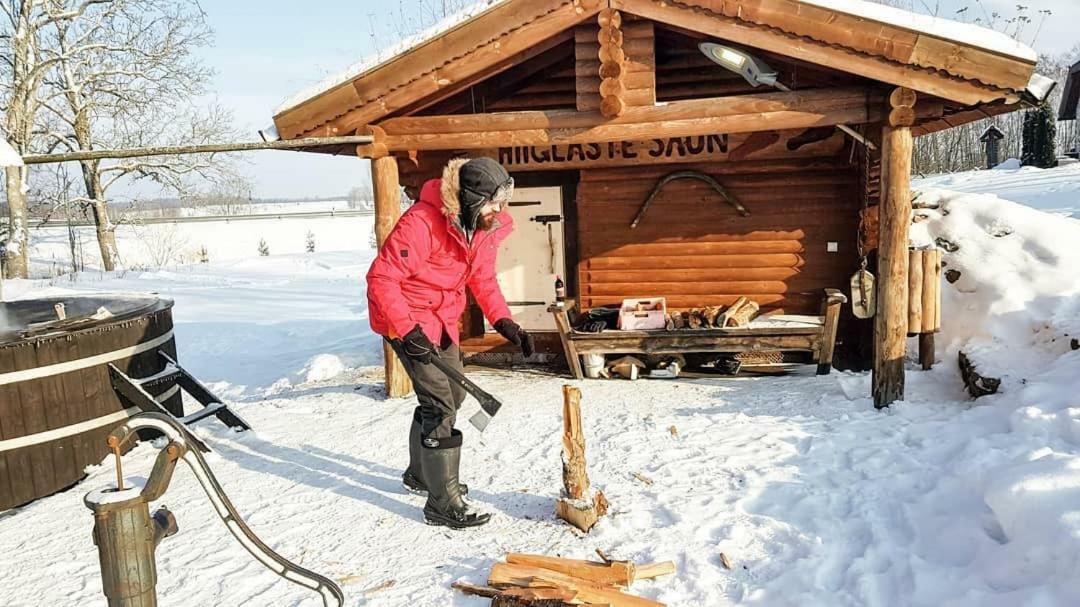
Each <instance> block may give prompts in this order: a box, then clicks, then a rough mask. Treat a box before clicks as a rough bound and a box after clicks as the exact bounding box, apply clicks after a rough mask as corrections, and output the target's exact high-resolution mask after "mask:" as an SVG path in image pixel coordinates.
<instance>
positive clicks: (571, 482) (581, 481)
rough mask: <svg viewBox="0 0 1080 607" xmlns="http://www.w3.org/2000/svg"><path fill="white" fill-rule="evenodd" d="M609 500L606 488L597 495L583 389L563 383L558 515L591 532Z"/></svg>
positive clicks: (556, 510)
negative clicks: (587, 446) (591, 477)
mask: <svg viewBox="0 0 1080 607" xmlns="http://www.w3.org/2000/svg"><path fill="white" fill-rule="evenodd" d="M607 510H608V502H607V498H606V497H604V493H603V492H602V491H597V492H595V494H593V492H592V491H590V488H589V473H588V470H587V465H586V463H585V433H584V432H583V431H582V429H581V390H578V389H577V388H574V387H571V386H563V496H562V498H560V499H559V501H558V502H556V504H555V514H556V515H557V516H558V517H559V518H561V519H562V520H564V521H566V522H568V523H570V524H571V525H573V526H575V527H577V528H578V529H581V530H582V531H584V532H586V533H588V531H589V530H590V529H592V527H593V525H595V524H596V521H597V520H599V519H600V517H601V516H604V515H605V514H607Z"/></svg>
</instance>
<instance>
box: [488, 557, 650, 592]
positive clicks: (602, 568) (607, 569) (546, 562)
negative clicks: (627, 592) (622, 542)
mask: <svg viewBox="0 0 1080 607" xmlns="http://www.w3.org/2000/svg"><path fill="white" fill-rule="evenodd" d="M506 562H508V563H511V564H514V565H529V566H532V567H541V568H543V569H549V570H551V571H557V572H559V573H564V574H566V575H570V576H573V577H576V578H579V579H582V580H587V581H589V582H592V583H594V584H599V585H602V586H618V587H620V588H627V587H629V586H630V585H631V584H633V583H634V580H635V579H637V577H636V567H635V566H634V564H633V563H631V562H629V561H611V562H610V563H595V562H592V561H581V560H576V559H564V558H558V557H554V556H541V555H535V554H516V553H510V554H508V555H506Z"/></svg>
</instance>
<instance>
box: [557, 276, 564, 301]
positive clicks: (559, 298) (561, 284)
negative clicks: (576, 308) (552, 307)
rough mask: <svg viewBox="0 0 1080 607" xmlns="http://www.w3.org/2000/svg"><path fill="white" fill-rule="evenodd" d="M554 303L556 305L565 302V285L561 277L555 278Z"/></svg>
mask: <svg viewBox="0 0 1080 607" xmlns="http://www.w3.org/2000/svg"><path fill="white" fill-rule="evenodd" d="M555 301H556V302H558V303H562V302H564V301H566V284H565V283H564V282H563V280H562V277H561V276H556V277H555Z"/></svg>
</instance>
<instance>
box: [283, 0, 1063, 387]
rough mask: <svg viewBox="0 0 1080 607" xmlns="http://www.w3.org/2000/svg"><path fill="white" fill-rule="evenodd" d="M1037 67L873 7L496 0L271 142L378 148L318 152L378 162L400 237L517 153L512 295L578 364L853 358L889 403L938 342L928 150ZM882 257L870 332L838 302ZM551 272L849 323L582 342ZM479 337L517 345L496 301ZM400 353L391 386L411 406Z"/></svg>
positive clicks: (951, 29)
mask: <svg viewBox="0 0 1080 607" xmlns="http://www.w3.org/2000/svg"><path fill="white" fill-rule="evenodd" d="M709 43H711V44H712V45H714V46H711V47H710V45H709ZM715 45H719V46H715ZM715 49H719V51H716V50H715ZM710 54H711V55H712V56H711V57H710V56H709V55H710ZM1036 59H1037V56H1036V54H1035V53H1034V51H1032V50H1031V49H1029V48H1027V47H1025V46H1023V45H1021V44H1019V43H1017V42H1015V41H1013V40H1012V39H1010V38H1008V37H1006V36H1004V35H1002V34H999V33H996V32H993V31H990V30H985V29H982V28H979V27H976V26H973V25H968V24H961V23H955V22H951V21H946V20H942V19H936V18H931V17H926V16H922V15H916V14H913V13H909V12H905V11H902V10H898V9H893V8H890V7H884V6H881V5H877V4H870V3H867V2H863V1H861V0H486V1H481V2H479V3H477V4H476V5H475V6H474V7H472V8H470V9H467V10H465V11H463V12H462V14H460V15H457V16H455V17H454V18H453V19H450V20H448V21H446V22H445V23H443V24H441V25H440V26H437V27H435V28H434V29H432V30H431V31H428V32H425V33H424V34H421V35H419V36H417V37H416V38H413V39H410V40H406V41H403V42H402V43H401V44H400V45H399V46H398V47H395V48H393V49H389V50H387V51H386V52H383V53H381V54H380V56H378V57H375V58H368V59H365V60H363V61H362V62H361V63H359V64H357V65H355V66H353V67H352V68H350V69H349V70H347V71H346V72H345V73H343V74H341V75H338V76H334V77H331V78H329V79H328V80H327V81H325V82H323V83H321V84H319V85H317V86H315V87H313V88H311V89H308V90H306V91H303V92H301V93H299V94H298V95H296V96H294V97H293V98H292V99H290V100H288V101H286V102H285V103H284V104H283V105H282V106H281V107H280V108H279V109H278V110H277V111H276V114H275V116H274V128H273V129H271V131H270V132H269V134H268V135H264V136H269V137H273V138H280V139H298V138H313V137H314V138H329V137H338V136H345V135H353V134H358V135H369V136H371V137H373V143H371V144H370V145H361V146H353V147H352V148H346V147H343V146H332V145H328V146H321V147H315V148H312V149H311V151H316V152H325V153H328V154H352V155H356V156H358V157H360V158H366V159H370V160H371V162H372V180H373V188H374V192H375V197H376V231H377V235H378V238H379V241H380V243H381V242H382V239H384V238H385V237H386V236H387V235H388V233H389V231H390V230H391V229H392V227H393V225H394V223H395V221H396V219H397V218H398V217H399V215H400V212H401V205H400V196H401V191H402V189H404V191H405V192H406V193H407V195H408V196H410V197H415V196H416V195H417V193H418V190H419V188H420V186H421V185H422V184H423V182H424V181H426V180H428V179H431V178H435V177H438V176H439V174H440V173H441V170H442V168H443V167H444V166H445V164H446V163H447V162H448V161H449V160H450V159H452V158H455V157H462V156H476V155H488V156H492V157H494V158H497V159H498V160H499V161H500V162H501V163H503V165H504V166H506V167H507V168H508V169H509V170H510V171H511V173H512V175H513V176H514V177H515V181H516V183H517V184H518V193H517V195H516V198H515V202H514V203H513V204H512V206H511V209H510V210H511V212H512V214H514V215H515V220H516V223H517V225H518V228H517V231H516V232H515V235H514V236H513V237H511V238H510V239H509V240H508V242H507V244H506V245H504V250H503V251H502V252H501V254H500V267H499V279H500V282H501V284H502V286H503V288H504V291H505V292H506V295H507V299H508V300H510V302H511V304H512V306H513V309H514V312H515V314H516V315H517V316H518V317H519V320H520V321H521V322H522V324H524V325H525V326H526V328H528V329H530V330H532V331H534V332H537V333H539V334H540V337H541V340H540V341H541V344H542V345H543V346H544V347H546V348H547V349H548V351H550V352H555V353H558V354H561V355H564V356H566V358H567V363H568V365H569V366H570V368H571V369H572V370H573V371H575V374H578V375H579V374H580V365H579V362H578V361H577V360H576V359H577V357H578V355H579V354H581V353H582V352H584V351H589V352H596V351H605V350H604V348H607V350H606V351H610V352H624V351H626V352H661V351H663V352H666V351H669V350H670V351H689V352H705V351H709V350H710V348H712V349H717V350H723V349H727V348H733V349H735V350H738V351H742V350H744V349H749V350H770V349H776V350H785V349H793V350H798V349H808V350H811V351H812V352H813V353H814V355H815V356H816V358H817V361H818V363H819V370H820V371H822V372H827V370H828V368H829V367H831V366H832V364H833V352H834V345H835V346H836V352H837V363H839V364H843V365H845V366H847V367H850V368H863V369H868V368H872V369H873V372H874V373H873V376H874V380H873V392H874V398H875V402H876V403H877V405H878V406H887V405H888V404H890V403H892V402H894V401H897V400H899V399H902V398H903V395H904V359H905V355H906V341H907V339H906V338H907V337H908V335H909V333H912V334H914V333H917V331H914V330H912V328H911V327H909V320H910V319H909V312H910V310H909V301H908V300H909V279H910V278H911V277H910V276H909V250H908V237H907V234H908V226H909V224H910V220H911V191H910V173H911V156H912V148H913V140H914V138H916V137H919V136H922V135H926V134H929V133H934V132H937V131H941V130H944V129H949V128H952V127H956V126H958V125H961V124H965V123H968V122H972V121H975V120H980V119H983V118H987V117H991V116H995V115H998V114H1002V113H1005V112H1011V111H1015V110H1017V109H1020V108H1023V107H1027V106H1030V105H1032V104H1037V103H1040V102H1042V101H1043V100H1044V99H1045V98H1046V97H1047V96H1048V95H1049V93H1050V89H1051V88H1052V82H1050V81H1048V80H1047V79H1046V78H1044V77H1042V76H1039V75H1038V74H1036V73H1035V63H1036ZM724 61H727V62H728V63H729V65H728V66H727V68H728V69H725V67H724V66H722V63H723V62H724ZM740 69H741V70H742V72H740ZM673 176H674V177H678V176H682V177H687V178H685V179H683V178H674V177H673ZM646 202H648V204H646ZM864 261H865V262H866V263H867V264H868V265H867V267H869V268H870V269H871V270H873V271H874V272H875V274H876V278H877V281H876V295H877V297H876V299H877V310H876V312H877V313H876V316H874V317H873V319H872V320H859V319H856V318H855V316H854V315H853V314H852V312H851V309H850V307H849V306H846V305H842V302H843V301H844V300H845V299H846V297H844V295H843V294H842V293H843V292H848V290H849V284H850V282H851V277H852V275H853V273H854V272H856V271H857V270H858V269H859V268H860V267H862V266H863V262H864ZM556 276H562V277H564V278H565V280H566V283H567V287H568V291H569V298H570V300H571V301H572V302H574V304H576V309H578V310H588V309H591V308H595V307H600V306H606V305H612V304H619V303H620V302H622V301H623V300H624V299H628V298H641V297H646V296H656V297H664V298H666V302H667V306H668V307H669V309H670V310H688V309H693V308H704V307H707V306H726V305H729V304H731V303H732V302H734V301H736V300H738V299H739V298H741V297H746V298H749V299H750V300H752V301H753V302H756V304H758V306H760V309H761V311H762V312H763V313H771V314H781V313H782V314H784V315H806V316H808V317H813V316H815V315H817V317H819V318H821V323H822V325H821V326H823V327H824V326H828V325H829V324H830V323H831V325H832V326H831V327H828V330H824V331H823V330H822V329H815V330H814V331H812V332H811V333H813V335H810V334H809V333H807V334H800V333H799V331H787V332H785V331H783V330H774V331H771V332H770V331H763V332H759V334H758V335H757V339H755V340H752V343H749V342H747V340H745V339H743V338H738V337H737V336H736V337H733V336H732V335H730V334H723V331H720V330H717V331H713V332H712V333H711V334H709V333H703V334H701V335H700V336H696V337H685V335H683V337H684V338H685V339H675V340H674V341H672V339H665V336H663V335H659V334H645V335H612V336H608V335H606V334H605V335H603V336H602V338H603V339H601V337H597V336H593V337H591V338H585V337H583V336H571V337H572V338H571V339H568V338H567V334H568V333H572V332H573V329H572V328H568V327H565V326H562V325H565V324H566V323H567V322H568V321H567V318H566V316H565V315H561V314H560V313H559V311H558V309H555V314H550V313H548V312H549V306H550V304H551V303H552V300H553V299H554V295H555V292H554V288H553V286H552V285H553V283H554V280H555V277H556ZM919 280H920V281H922V280H923V279H922V276H921V274H920V276H919ZM827 292H828V293H830V294H831V296H830V297H831V298H826V299H825V303H824V306H825V307H824V308H823V307H822V306H823V297H825V293H827ZM848 294H849V295H850V293H848ZM461 322H462V325H463V328H464V335H466V336H467V337H466V339H465V340H464V342H463V346H464V348H465V350H466V351H467V352H469V351H471V352H486V351H497V350H499V349H500V348H503V347H505V344H503V343H501V340H500V338H498V336H497V335H495V334H494V333H492V332H491V329H490V327H487V326H486V324H485V322H484V320H483V317H482V315H480V314H479V313H478V311H477V310H475V309H470V310H468V311H467V312H466V313H465V315H464V318H462V321H461ZM930 325H933V323H932V322H931V323H930ZM611 333H619V332H611ZM676 333H680V335H681V334H682V333H681V332H676ZM597 339H601V342H602V343H601V342H597V341H596V340H597ZM590 340H591V341H590ZM605 340H606V341H605ZM836 342H839V344H838V345H836ZM930 343H931V344H932V340H931V342H930ZM578 346H580V348H578ZM588 348H592V349H591V350H590V349H588ZM386 354H387V361H386V368H387V386H388V392H389V393H390V394H391V395H403V394H406V393H408V391H409V390H410V387H409V384H408V381H407V378H406V377H405V375H404V373H403V371H402V369H401V367H400V364H398V363H396V361H394V360H393V357H392V354H391V353H390V352H389V351H387V353H386ZM931 359H932V356H931Z"/></svg>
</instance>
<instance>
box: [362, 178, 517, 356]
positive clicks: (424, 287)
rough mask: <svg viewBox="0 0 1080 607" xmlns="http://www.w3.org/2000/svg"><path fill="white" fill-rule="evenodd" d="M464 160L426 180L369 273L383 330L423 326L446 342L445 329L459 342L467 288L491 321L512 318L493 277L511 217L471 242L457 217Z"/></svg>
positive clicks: (375, 317)
mask: <svg viewBox="0 0 1080 607" xmlns="http://www.w3.org/2000/svg"><path fill="white" fill-rule="evenodd" d="M463 163H464V161H460V162H459V161H454V162H451V163H450V165H449V166H447V168H446V171H445V172H444V173H443V178H442V179H441V180H440V179H432V180H431V181H428V182H427V183H426V184H424V187H423V190H421V193H420V201H419V202H417V203H416V204H414V205H413V206H412V207H411V208H410V209H409V210H408V211H406V212H405V213H404V214H403V215H402V216H401V219H400V220H399V221H398V223H397V225H396V226H395V227H394V230H393V231H392V232H391V233H390V237H389V238H388V239H387V241H386V243H385V245H384V246H383V248H382V250H381V251H379V254H378V255H377V256H376V257H375V261H374V262H373V263H372V264H371V269H370V270H368V274H367V286H368V313H369V316H370V319H371V328H372V330H374V331H375V332H376V333H378V334H380V335H384V336H386V337H390V338H395V337H403V336H405V335H406V334H407V333H408V332H409V331H411V330H412V329H413V327H415V326H416V325H417V324H419V325H420V327H421V328H422V329H423V330H424V333H425V334H426V335H427V336H428V339H430V340H431V341H432V343H435V344H438V343H439V342H440V341H441V339H442V334H443V331H446V333H447V335H449V336H450V339H452V340H453V341H454V343H459V341H460V338H461V337H460V333H459V331H458V319H459V318H460V317H461V314H462V312H464V311H465V304H466V298H465V287H466V286H468V287H469V290H470V291H472V294H473V297H475V298H476V301H477V303H479V304H480V308H481V309H482V310H483V311H484V316H486V317H487V319H488V321H489V322H491V323H492V324H494V323H495V322H496V321H498V320H500V319H503V318H509V317H510V308H509V307H508V306H507V305H506V299H505V298H504V297H503V294H502V291H501V290H500V289H499V284H498V282H496V280H495V258H496V254H497V253H498V250H499V244H500V243H502V241H503V240H504V239H506V237H507V236H508V235H509V234H510V232H511V231H513V220H512V219H511V218H510V215H509V214H508V213H506V212H505V211H504V212H502V213H499V215H498V217H497V220H496V223H495V226H494V227H493V228H492V229H491V230H490V231H483V230H481V231H478V232H476V233H475V234H474V235H473V239H472V243H469V242H468V240H466V238H465V234H464V233H463V232H462V230H461V228H460V227H458V222H457V217H458V213H459V207H460V203H459V202H458V190H459V187H458V179H457V174H458V170H459V169H460V168H461V164H463Z"/></svg>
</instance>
